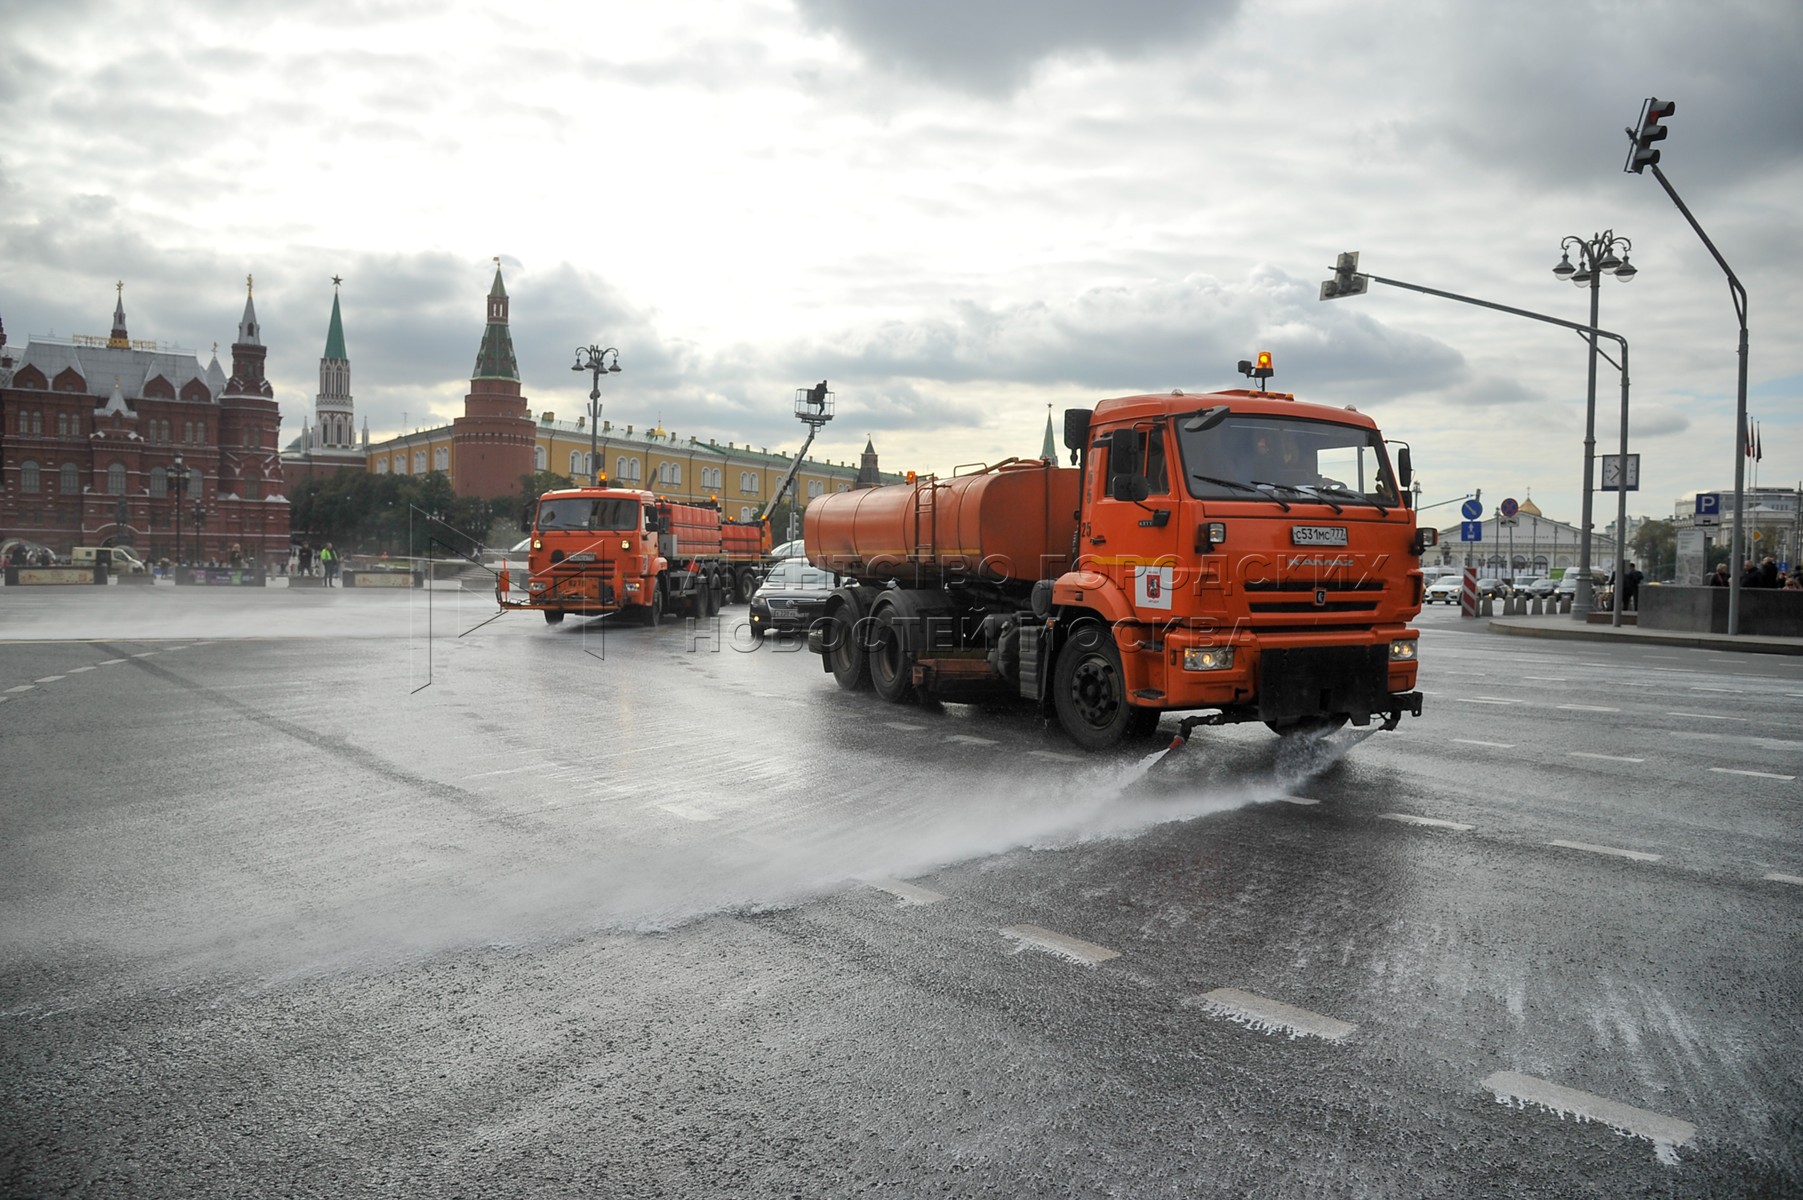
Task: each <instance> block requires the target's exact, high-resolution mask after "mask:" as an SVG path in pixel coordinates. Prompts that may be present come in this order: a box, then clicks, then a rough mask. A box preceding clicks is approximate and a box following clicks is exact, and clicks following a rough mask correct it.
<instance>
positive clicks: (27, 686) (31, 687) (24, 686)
mask: <svg viewBox="0 0 1803 1200" xmlns="http://www.w3.org/2000/svg"><path fill="white" fill-rule="evenodd" d="M6 690H7V691H9V692H33V691H36V690H37V684H35V683H21V684H20V685H19V686H18V687H9V688H7V689H6Z"/></svg>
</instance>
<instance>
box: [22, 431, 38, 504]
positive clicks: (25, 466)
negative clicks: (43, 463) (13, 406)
mask: <svg viewBox="0 0 1803 1200" xmlns="http://www.w3.org/2000/svg"><path fill="white" fill-rule="evenodd" d="M21 419H23V418H21ZM19 490H20V491H21V492H35V491H37V490H38V465H37V464H36V463H35V462H32V461H31V460H30V459H26V460H25V461H24V462H22V463H20V464H19Z"/></svg>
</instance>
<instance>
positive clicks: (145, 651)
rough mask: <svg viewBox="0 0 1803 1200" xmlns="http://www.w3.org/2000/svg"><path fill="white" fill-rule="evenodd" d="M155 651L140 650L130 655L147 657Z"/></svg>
mask: <svg viewBox="0 0 1803 1200" xmlns="http://www.w3.org/2000/svg"><path fill="white" fill-rule="evenodd" d="M155 653H156V651H155V650H140V651H138V652H137V653H136V654H134V655H132V657H133V658H149V657H150V656H151V655H153V654H155Z"/></svg>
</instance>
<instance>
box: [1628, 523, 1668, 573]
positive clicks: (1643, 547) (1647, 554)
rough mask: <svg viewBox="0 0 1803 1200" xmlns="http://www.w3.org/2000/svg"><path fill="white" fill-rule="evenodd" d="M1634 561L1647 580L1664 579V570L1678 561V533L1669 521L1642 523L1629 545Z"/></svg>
mask: <svg viewBox="0 0 1803 1200" xmlns="http://www.w3.org/2000/svg"><path fill="white" fill-rule="evenodd" d="M1631 545H1632V546H1633V548H1634V557H1635V560H1636V561H1638V562H1639V564H1640V569H1641V571H1643V572H1644V573H1645V574H1646V576H1647V578H1649V579H1663V578H1665V572H1664V568H1665V567H1668V566H1675V565H1676V564H1677V561H1678V533H1677V530H1676V529H1674V528H1673V527H1672V523H1671V522H1670V521H1646V522H1643V523H1642V524H1641V526H1640V528H1639V529H1638V530H1636V531H1635V533H1634V538H1633V541H1632V543H1631Z"/></svg>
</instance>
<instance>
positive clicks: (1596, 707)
mask: <svg viewBox="0 0 1803 1200" xmlns="http://www.w3.org/2000/svg"><path fill="white" fill-rule="evenodd" d="M1559 707H1560V708H1562V709H1564V710H1565V711H1566V712H1616V713H1618V712H1620V711H1621V709H1619V708H1610V707H1609V706H1608V705H1606V704H1561V705H1559Z"/></svg>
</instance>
